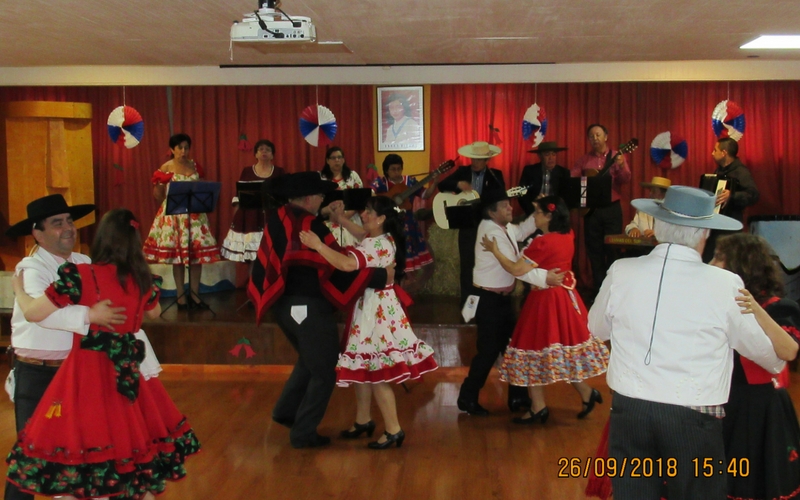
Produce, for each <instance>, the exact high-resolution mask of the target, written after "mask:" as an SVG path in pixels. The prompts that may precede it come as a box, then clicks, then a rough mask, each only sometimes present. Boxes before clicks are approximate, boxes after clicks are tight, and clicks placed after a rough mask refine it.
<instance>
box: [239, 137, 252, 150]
mask: <svg viewBox="0 0 800 500" xmlns="http://www.w3.org/2000/svg"><path fill="white" fill-rule="evenodd" d="M238 147H239V150H240V151H250V142H249V141H248V140H247V134H239V146H238Z"/></svg>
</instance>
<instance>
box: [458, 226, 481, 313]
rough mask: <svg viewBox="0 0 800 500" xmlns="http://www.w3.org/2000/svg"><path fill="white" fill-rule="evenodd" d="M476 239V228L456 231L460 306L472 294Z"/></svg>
mask: <svg viewBox="0 0 800 500" xmlns="http://www.w3.org/2000/svg"><path fill="white" fill-rule="evenodd" d="M477 238H478V228H477V227H467V228H462V229H459V230H458V259H459V269H460V273H459V278H460V280H459V282H460V285H461V305H462V306H463V305H464V303H465V302H466V301H467V297H469V296H470V295H472V294H473V293H474V290H473V286H472V268H474V267H475V240H476V239H477Z"/></svg>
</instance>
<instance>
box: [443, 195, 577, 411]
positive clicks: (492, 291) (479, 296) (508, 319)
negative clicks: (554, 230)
mask: <svg viewBox="0 0 800 500" xmlns="http://www.w3.org/2000/svg"><path fill="white" fill-rule="evenodd" d="M512 216H513V211H512V208H511V202H510V201H509V199H508V195H507V194H506V191H505V189H503V188H499V189H498V188H495V189H487V190H486V191H484V192H483V195H482V196H481V217H482V220H481V222H480V224H479V225H478V230H477V241H476V243H475V267H474V269H473V272H472V288H473V293H474V295H470V296H469V298H468V299H467V305H466V306H465V311H469V310H470V308H472V310H473V311H474V314H475V324H476V325H477V327H478V339H477V351H478V352H477V353H476V354H475V357H474V358H473V359H472V363H470V366H469V373H468V374H467V378H466V379H464V383H463V384H461V390H460V391H459V393H458V401H457V404H458V409H459V410H461V411H465V412H467V413H469V414H470V415H479V416H483V415H488V414H489V411H488V410H486V408H484V407H483V406H481V405H480V404H479V403H478V393H479V392H480V390H481V388H482V387H483V386H484V384H485V383H486V378H487V377H488V376H489V372H490V371H491V369H492V366H494V362H495V361H496V360H497V357H498V356H499V355H501V354H503V353H504V352H505V350H506V347H507V346H508V341H509V340H510V339H511V334H512V333H514V327H515V326H516V323H517V313H516V312H515V310H514V305H513V302H512V297H511V293H512V292H513V291H514V286H515V285H516V278H515V277H514V276H513V275H511V274H509V273H508V272H506V271H505V270H504V269H503V267H502V266H501V265H500V262H499V261H498V260H497V259H496V258H495V256H494V255H493V254H491V253H490V252H486V251H484V250H483V248H482V247H481V244H480V242H481V240H482V239H483V237H484V236H486V237H488V238H489V239H494V240H495V241H497V244H498V248H499V249H500V251H501V252H502V253H503V254H504V255H505V256H506V257H508V258H509V259H511V260H513V261H514V262H516V261H517V260H519V256H520V252H519V248H518V247H517V241H522V240H524V239H525V238H526V237H527V236H529V235H530V234H532V233H533V232H534V231H536V224H535V223H534V222H533V218H532V217H528V218H527V219H526V220H525V221H523V222H522V224H520V225H514V224H511V219H512ZM519 279H522V280H525V281H527V282H529V283H531V284H533V285H536V286H539V287H541V288H545V287H547V286H548V285H554V284H558V283H560V282H561V279H563V274H561V275H559V274H557V270H553V271H550V272H548V271H547V270H546V269H533V270H532V271H530V272H529V273H528V274H527V275H525V276H521V277H519ZM476 301H477V305H476V304H475V302H476ZM530 406H531V400H530V398H529V397H528V389H527V388H526V387H519V386H513V385H510V386H509V388H508V407H509V409H510V410H511V411H512V412H514V411H521V410H523V409H529V408H530Z"/></svg>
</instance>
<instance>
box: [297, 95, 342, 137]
mask: <svg viewBox="0 0 800 500" xmlns="http://www.w3.org/2000/svg"><path fill="white" fill-rule="evenodd" d="M300 133H301V134H303V137H304V138H305V139H306V142H307V143H309V144H311V145H312V146H314V147H317V146H324V145H327V144H331V142H332V141H333V138H334V137H336V117H335V116H333V112H332V111H331V110H330V109H328V108H326V107H325V106H321V105H319V104H317V105H314V106H309V107H307V108H306V109H304V110H303V112H302V113H300Z"/></svg>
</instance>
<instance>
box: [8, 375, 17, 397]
mask: <svg viewBox="0 0 800 500" xmlns="http://www.w3.org/2000/svg"><path fill="white" fill-rule="evenodd" d="M16 385H17V379H16V377H14V369H13V368H12V369H11V371H10V372H8V377H6V392H7V393H8V399H10V400H11V402H12V403H13V402H14V387H15V386H16Z"/></svg>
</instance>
